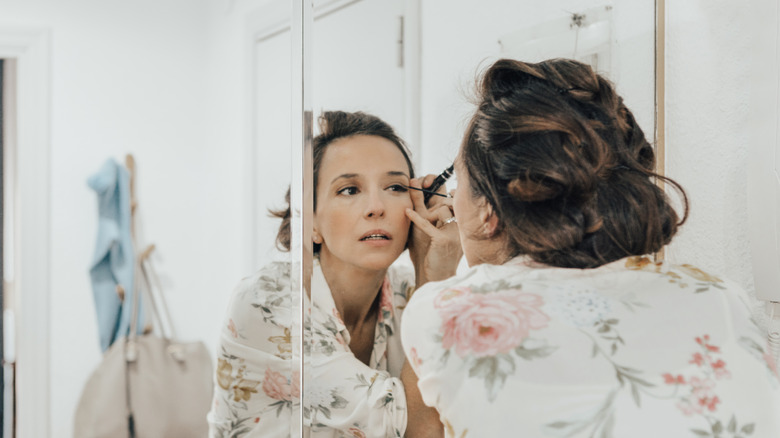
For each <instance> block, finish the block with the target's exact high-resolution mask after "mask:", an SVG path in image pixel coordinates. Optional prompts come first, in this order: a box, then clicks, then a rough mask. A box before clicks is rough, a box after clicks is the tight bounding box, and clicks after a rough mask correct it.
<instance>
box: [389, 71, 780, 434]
mask: <svg viewBox="0 0 780 438" xmlns="http://www.w3.org/2000/svg"><path fill="white" fill-rule="evenodd" d="M654 160H655V157H654V154H653V148H652V147H651V145H650V144H649V143H648V142H647V140H646V139H645V136H644V134H643V133H642V130H641V129H640V128H639V126H638V125H637V124H636V122H635V120H634V117H633V116H632V114H631V112H630V111H629V110H628V109H627V108H626V107H625V105H624V104H623V102H622V99H621V98H620V97H619V96H618V95H617V94H616V93H615V91H614V88H613V87H612V85H611V84H610V83H609V82H608V81H606V80H605V79H604V78H602V77H601V76H599V75H597V74H595V73H594V72H593V71H592V70H591V68H590V67H588V66H586V65H584V64H581V63H578V62H575V61H570V60H560V59H559V60H550V61H545V62H541V63H538V64H531V63H524V62H518V61H512V60H499V61H497V62H496V63H494V64H493V65H492V66H491V67H490V68H489V69H488V70H487V71H486V73H485V74H484V77H483V79H482V81H481V84H480V87H479V96H478V108H477V110H476V112H475V114H474V115H473V117H472V119H471V122H470V124H469V127H468V129H467V132H466V134H465V136H464V140H463V143H462V145H461V149H460V151H459V154H458V158H457V159H456V162H455V171H456V174H457V180H458V187H457V189H456V191H455V194H454V200H453V208H454V213H455V217H456V218H457V222H458V227H459V232H460V236H461V243H462V246H463V250H464V253H465V256H466V260H467V261H468V264H469V266H470V269H469V270H468V271H467V272H465V273H463V274H462V275H459V276H457V277H454V278H451V279H448V280H446V281H442V282H436V283H428V284H427V285H425V286H424V287H422V288H421V289H419V290H418V291H417V292H415V295H414V297H413V298H412V299H411V301H410V302H409V304H408V306H407V308H406V313H405V317H404V318H405V319H404V324H403V327H402V339H403V345H404V349H405V351H406V353H407V356H408V358H409V363H410V365H411V368H412V369H413V372H410V371H409V370H408V369H405V370H404V374H403V378H404V383H406V384H407V388H408V395H409V396H410V397H411V396H412V395H414V394H412V392H414V393H415V394H416V390H417V389H419V395H418V397H419V396H421V397H422V400H423V401H424V402H425V404H427V405H428V406H432V407H433V408H435V410H432V409H430V408H428V409H427V410H420V409H415V408H414V405H413V403H412V401H411V400H410V402H409V403H410V405H409V411H410V419H409V428H408V432H407V433H408V434H409V436H414V437H422V436H429V435H427V433H430V436H440V435H441V434H442V433H444V432H446V433H445V434H446V436H449V437H459V438H460V437H488V436H524V437H526V436H527V437H542V436H551V437H594V436H599V437H610V436H615V437H686V436H690V437H703V436H710V437H716V436H717V437H737V436H740V437H749V436H752V437H777V436H780V415H778V412H780V384H779V383H778V374H777V368H776V364H775V361H774V359H773V358H772V357H771V355H770V354H769V353H768V351H767V349H766V345H765V341H764V339H765V337H764V335H763V334H762V331H761V330H760V329H759V327H757V326H756V325H755V324H754V323H753V321H752V320H751V317H750V316H751V315H750V312H749V309H748V306H747V305H746V303H747V302H748V301H747V300H748V297H747V296H746V294H745V293H744V292H743V291H742V290H741V289H740V288H739V287H738V286H737V285H735V284H733V283H730V282H727V281H723V280H721V279H720V278H718V277H715V276H713V275H710V274H707V273H705V272H703V271H701V270H699V269H697V268H695V267H693V266H690V265H672V264H667V263H656V262H653V261H652V259H651V257H652V256H651V255H652V254H653V253H654V252H657V251H659V250H660V249H661V248H662V247H663V246H664V245H665V244H667V243H668V242H669V241H670V240H671V239H672V237H673V236H674V234H675V232H676V231H677V229H678V226H679V225H681V224H682V223H683V222H684V220H685V218H686V216H687V209H688V206H687V200H686V198H685V194H684V192H683V190H682V188H680V187H679V186H678V185H677V184H676V183H675V182H674V181H671V180H669V179H668V178H663V177H661V176H659V175H657V174H656V173H655V172H654ZM653 178H658V179H661V180H664V181H666V182H667V184H669V185H670V186H671V187H674V188H676V189H677V191H678V193H680V195H681V198H682V202H681V204H682V207H683V211H684V213H683V214H682V217H680V216H678V214H677V213H676V212H675V210H674V208H673V207H672V206H671V205H670V202H669V200H668V199H667V197H666V196H665V194H664V192H663V191H662V190H661V189H659V188H658V186H657V185H655V184H654V182H653ZM410 218H412V219H413V221H414V222H415V224H418V223H419V224H420V228H421V229H422V230H424V231H425V232H426V233H428V234H430V235H431V237H436V235H437V233H439V231H438V230H436V229H435V228H433V227H430V226H428V225H429V224H427V223H426V221H425V220H424V219H423V218H420V217H418V216H416V215H415V214H414V213H410ZM418 379H419V380H418ZM415 384H416V385H415ZM413 389H414V391H413ZM412 412H414V413H415V415H414V416H413V415H412ZM439 420H441V423H439Z"/></svg>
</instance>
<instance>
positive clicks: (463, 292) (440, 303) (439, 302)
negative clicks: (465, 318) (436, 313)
mask: <svg viewBox="0 0 780 438" xmlns="http://www.w3.org/2000/svg"><path fill="white" fill-rule="evenodd" d="M470 293H471V289H470V288H468V287H459V288H454V289H447V290H445V291H442V292H441V293H439V294H438V295H436V298H434V300H433V307H435V308H437V309H446V308H451V307H453V306H459V307H461V308H465V307H468V303H467V302H466V301H465V300H462V299H461V298H464V297H467V296H468V295H469V294H470ZM451 312H453V313H459V310H455V309H453V310H451Z"/></svg>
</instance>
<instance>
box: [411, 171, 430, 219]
mask: <svg viewBox="0 0 780 438" xmlns="http://www.w3.org/2000/svg"><path fill="white" fill-rule="evenodd" d="M409 186H410V187H414V188H416V189H420V188H422V186H421V184H420V179H419V178H412V179H411V180H409ZM410 191H411V192H412V193H410V196H411V198H412V205H413V206H414V210H415V211H416V212H418V213H421V214H426V213H427V210H428V208H427V207H426V206H425V197H424V196H423V192H421V191H419V190H410Z"/></svg>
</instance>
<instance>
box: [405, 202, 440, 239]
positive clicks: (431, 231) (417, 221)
mask: <svg viewBox="0 0 780 438" xmlns="http://www.w3.org/2000/svg"><path fill="white" fill-rule="evenodd" d="M406 217H408V218H409V219H410V220H411V221H412V223H414V225H415V226H416V227H417V228H419V229H420V230H422V232H423V233H425V234H427V235H428V236H429V237H431V238H432V237H434V236H435V235H436V233H438V232H439V230H438V229H437V228H436V227H434V226H433V224H432V223H431V221H429V220H428V219H426V218H424V217H422V216H420V214H419V213H417V212H416V211H415V210H412V209H411V208H407V209H406Z"/></svg>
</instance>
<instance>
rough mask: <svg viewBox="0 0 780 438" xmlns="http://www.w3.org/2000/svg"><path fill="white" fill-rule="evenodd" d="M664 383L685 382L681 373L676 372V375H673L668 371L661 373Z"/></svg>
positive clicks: (679, 383) (677, 383) (675, 383)
mask: <svg viewBox="0 0 780 438" xmlns="http://www.w3.org/2000/svg"><path fill="white" fill-rule="evenodd" d="M663 378H664V383H666V384H667V385H684V384H685V377H683V376H682V375H681V374H678V375H677V376H673V375H671V374H669V373H666V374H664V375H663Z"/></svg>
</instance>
